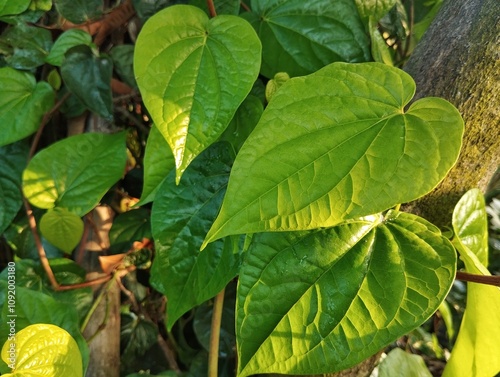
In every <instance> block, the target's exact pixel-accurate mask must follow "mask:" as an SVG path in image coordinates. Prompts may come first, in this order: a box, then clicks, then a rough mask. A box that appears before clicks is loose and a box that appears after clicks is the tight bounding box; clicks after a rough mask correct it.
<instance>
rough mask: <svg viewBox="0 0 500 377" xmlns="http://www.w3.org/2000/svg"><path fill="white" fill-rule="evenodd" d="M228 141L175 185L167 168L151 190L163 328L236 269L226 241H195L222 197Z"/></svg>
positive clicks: (153, 273)
mask: <svg viewBox="0 0 500 377" xmlns="http://www.w3.org/2000/svg"><path fill="white" fill-rule="evenodd" d="M231 163H232V160H231V157H230V152H229V145H228V144H227V143H217V144H214V145H213V146H211V147H210V148H209V149H207V150H206V151H205V152H203V154H201V155H200V156H199V157H198V158H197V159H196V160H195V161H194V162H193V164H192V166H191V167H190V168H189V169H188V170H186V173H185V176H184V178H183V180H182V181H181V183H180V184H179V185H178V186H176V185H174V184H173V182H172V181H171V180H172V179H173V174H174V172H172V173H171V174H170V175H169V177H168V178H170V179H167V180H166V181H165V182H164V183H163V185H162V186H161V188H160V190H159V191H158V193H157V194H156V198H155V201H154V204H153V210H152V214H151V221H152V230H153V236H154V239H155V246H156V255H155V259H154V262H153V267H152V269H151V284H152V285H153V286H154V287H155V289H157V290H158V291H160V292H162V293H163V294H165V295H166V296H167V298H168V306H167V318H168V323H167V326H168V328H169V329H171V328H172V325H173V324H174V322H175V321H176V320H177V319H178V318H179V317H180V316H181V315H182V314H184V313H185V312H187V311H188V310H190V309H191V308H193V307H194V306H196V305H199V304H201V303H202V302H204V301H206V300H207V299H209V298H211V297H213V296H215V295H216V294H217V293H218V292H219V291H220V290H222V288H224V286H225V285H226V284H227V283H228V281H229V280H231V279H232V278H234V276H235V275H236V274H237V271H238V268H239V259H240V258H239V255H238V253H237V252H236V253H235V250H234V249H235V247H236V248H237V246H238V245H234V244H233V240H232V239H227V240H226V242H222V241H219V242H216V243H213V244H210V245H209V247H207V250H205V251H203V252H201V253H200V245H201V243H202V241H203V237H204V236H205V234H206V232H207V230H208V229H209V228H210V225H211V224H212V221H213V219H214V218H215V216H216V214H217V211H218V210H219V207H220V203H221V202H222V197H223V195H224V192H225V189H226V184H227V180H228V177H229V170H230V167H231Z"/></svg>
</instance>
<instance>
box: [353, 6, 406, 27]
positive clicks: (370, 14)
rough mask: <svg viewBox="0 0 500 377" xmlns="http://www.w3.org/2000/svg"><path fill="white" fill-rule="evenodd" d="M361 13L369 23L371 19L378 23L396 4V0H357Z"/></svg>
mask: <svg viewBox="0 0 500 377" xmlns="http://www.w3.org/2000/svg"><path fill="white" fill-rule="evenodd" d="M354 2H355V4H356V7H357V8H358V12H359V15H360V16H361V18H362V19H363V21H364V22H365V23H366V24H367V25H368V22H369V20H370V19H372V20H373V21H374V23H377V22H378V21H379V20H380V19H381V18H382V17H384V16H385V15H386V14H387V12H389V11H390V10H391V8H392V7H393V6H394V5H395V4H396V0H355V1H354Z"/></svg>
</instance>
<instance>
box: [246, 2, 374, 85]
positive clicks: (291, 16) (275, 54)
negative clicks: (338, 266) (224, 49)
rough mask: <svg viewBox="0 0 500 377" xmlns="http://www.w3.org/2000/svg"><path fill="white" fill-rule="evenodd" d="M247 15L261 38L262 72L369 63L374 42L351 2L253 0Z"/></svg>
mask: <svg viewBox="0 0 500 377" xmlns="http://www.w3.org/2000/svg"><path fill="white" fill-rule="evenodd" d="M251 7H252V13H244V14H243V15H242V16H243V17H244V18H246V19H247V20H248V21H250V23H251V24H252V26H253V27H254V28H255V30H257V32H258V34H259V37H260V39H261V41H262V68H261V73H262V75H264V76H266V77H268V78H272V77H273V76H274V75H275V74H276V73H278V72H287V73H288V74H289V75H290V76H301V75H307V74H309V73H313V72H315V71H317V70H318V69H320V68H322V67H324V66H325V65H327V64H330V63H332V62H336V61H345V62H365V61H370V60H371V57H370V41H369V39H368V38H367V36H366V33H365V29H364V25H363V23H362V21H361V19H360V17H359V15H358V12H357V10H356V6H355V5H354V2H353V1H352V0H337V1H331V0H312V1H307V2H304V1H302V0H291V1H283V0H271V1H269V0H266V1H263V0H252V2H251Z"/></svg>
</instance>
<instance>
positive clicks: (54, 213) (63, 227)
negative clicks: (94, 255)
mask: <svg viewBox="0 0 500 377" xmlns="http://www.w3.org/2000/svg"><path fill="white" fill-rule="evenodd" d="M39 226H40V232H41V233H42V234H43V236H44V237H45V239H46V240H47V241H49V242H50V243H51V244H52V245H54V246H56V247H57V248H59V249H61V250H62V251H64V252H66V253H68V254H69V253H71V251H72V250H73V249H74V248H75V247H76V245H78V243H79V242H80V240H81V238H82V235H83V221H82V219H81V218H80V216H78V215H76V214H74V213H73V212H70V211H68V210H67V209H66V208H61V207H56V208H53V209H49V210H48V211H47V212H46V213H45V214H44V215H43V216H42V219H41V220H40V224H39Z"/></svg>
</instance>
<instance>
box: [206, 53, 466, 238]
mask: <svg viewBox="0 0 500 377" xmlns="http://www.w3.org/2000/svg"><path fill="white" fill-rule="evenodd" d="M414 91H415V84H414V82H413V80H412V79H411V77H410V76H409V75H407V74H406V73H405V72H403V71H401V70H398V69H396V68H393V67H388V66H386V65H382V64H379V63H364V64H346V63H333V64H331V65H329V66H327V67H325V68H323V69H322V70H320V71H318V72H316V73H314V74H312V75H309V76H306V77H296V78H292V79H290V80H288V81H287V82H286V83H285V84H284V85H283V86H282V87H281V88H280V90H279V91H278V92H277V93H276V94H275V95H274V97H273V99H272V101H271V102H270V103H269V105H268V106H267V108H266V109H265V110H264V113H263V115H262V117H261V119H260V121H259V124H258V125H257V126H256V127H255V130H254V131H253V132H252V134H251V135H250V137H249V138H248V139H247V141H246V142H245V144H244V145H243V147H242V149H241V151H240V152H239V154H238V156H237V157H236V161H235V164H234V167H233V169H232V171H231V178H230V180H229V186H228V190H227V194H226V197H225V198H224V203H223V205H222V209H221V212H220V214H219V216H218V217H217V220H216V221H215V223H214V225H213V226H212V228H211V229H210V232H209V233H208V234H207V238H206V242H210V241H212V240H215V239H217V238H220V237H224V236H226V235H229V234H242V233H256V232H263V231H284V230H306V229H315V228H319V227H329V226H333V225H336V224H338V223H340V222H342V221H344V220H347V219H352V218H356V217H360V216H366V215H369V214H372V213H377V212H380V211H384V210H386V209H388V208H391V207H393V206H395V205H396V204H399V203H404V202H408V201H412V200H414V199H417V198H418V197H420V196H422V195H424V194H426V193H427V192H429V191H430V190H432V189H433V188H434V187H435V186H436V185H437V184H438V182H439V181H441V180H442V179H443V178H444V176H445V175H446V174H447V173H448V171H449V170H450V168H451V167H452V166H453V164H454V163H455V161H456V159H457V157H458V153H459V151H460V147H461V140H462V133H463V120H462V118H461V117H460V114H459V113H458V110H457V109H455V108H454V107H453V105H451V104H450V103H449V102H446V101H445V100H443V99H439V98H424V99H420V100H418V101H416V102H414V103H413V104H412V105H411V106H410V107H409V109H408V110H406V111H405V106H406V105H407V104H408V102H409V101H410V100H411V98H412V96H413V94H414ZM304 109H307V111H305V110H304Z"/></svg>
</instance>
